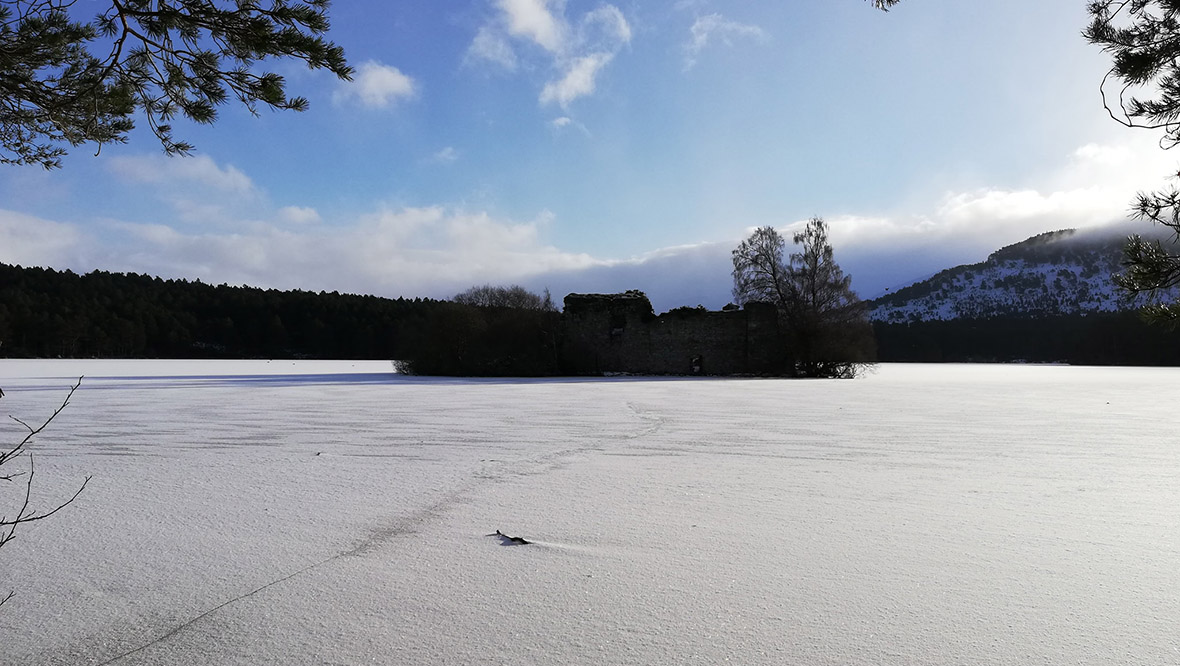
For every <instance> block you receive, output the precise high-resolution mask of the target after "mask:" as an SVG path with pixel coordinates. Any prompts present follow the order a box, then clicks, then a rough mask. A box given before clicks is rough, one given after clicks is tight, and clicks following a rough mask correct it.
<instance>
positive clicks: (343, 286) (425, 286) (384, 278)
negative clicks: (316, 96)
mask: <svg viewBox="0 0 1180 666" xmlns="http://www.w3.org/2000/svg"><path fill="white" fill-rule="evenodd" d="M313 216H314V218H315V219H318V217H319V216H318V214H316V212H315V211H314V210H312V209H310V208H299V207H294V206H288V207H283V208H280V209H277V210H276V211H274V212H273V214H272V216H271V217H272V219H275V220H276V221H277V222H276V223H273V224H272V223H263V222H258V221H247V220H243V221H241V222H240V223H239V224H238V225H237V228H235V229H226V230H224V231H219V230H209V229H207V228H206V229H203V230H200V231H188V230H186V229H184V228H182V227H178V226H176V225H174V224H166V223H152V224H138V223H128V222H118V221H106V222H100V223H97V227H96V231H100V232H101V233H99V234H97V235H94V236H91V235H86V234H83V233H81V232H80V231H79V230H78V228H77V227H75V226H74V225H69V224H62V223H58V222H53V221H49V220H43V219H38V218H33V217H30V216H26V215H22V214H20V213H12V212H7V211H2V210H0V261H3V262H5V263H20V264H23V265H46V266H53V267H55V268H59V269H64V268H74V269H76V270H82V271H90V270H94V269H96V268H97V269H104V270H115V271H131V272H139V273H148V274H152V275H159V276H162V277H182V278H187V279H197V278H199V279H201V280H204V281H206V282H210V283H215V284H219V283H222V282H226V283H229V284H249V285H255V286H260V287H276V288H302V289H309V290H314V291H319V290H327V291H333V290H338V291H348V292H359V293H373V294H382V295H390V296H398V295H405V296H436V297H445V296H449V295H451V294H454V293H456V292H458V291H460V290H462V289H464V288H466V287H469V286H471V285H472V284H477V283H478V284H482V283H485V282H522V281H525V280H527V279H528V278H530V277H532V276H536V275H539V274H543V273H546V272H549V271H554V270H571V269H577V268H583V267H586V266H589V265H593V264H595V263H599V262H596V260H595V259H593V258H591V257H590V256H588V255H585V254H578V253H571V252H564V251H562V250H559V249H557V248H555V247H553V246H551V245H549V244H547V243H546V242H545V241H544V240H543V239H542V236H541V234H542V232H543V231H544V229H545V228H546V227H547V226H548V225H549V224H550V223H551V220H552V215H551V214H550V213H548V212H547V211H545V212H542V213H541V214H540V215H538V216H537V217H536V218H535V219H533V220H530V221H516V220H508V219H502V218H497V217H495V216H493V215H491V214H489V213H486V212H467V211H463V210H454V209H449V208H446V207H443V206H430V207H421V208H389V207H382V208H378V209H377V210H374V211H373V212H370V213H368V214H365V215H362V216H359V217H357V218H355V219H353V220H351V221H346V222H343V223H342V222H339V221H336V222H334V223H320V224H307V223H308V222H312V221H314V220H313ZM294 218H299V220H301V221H303V222H304V224H302V225H298V224H292V223H291V222H293V221H294Z"/></svg>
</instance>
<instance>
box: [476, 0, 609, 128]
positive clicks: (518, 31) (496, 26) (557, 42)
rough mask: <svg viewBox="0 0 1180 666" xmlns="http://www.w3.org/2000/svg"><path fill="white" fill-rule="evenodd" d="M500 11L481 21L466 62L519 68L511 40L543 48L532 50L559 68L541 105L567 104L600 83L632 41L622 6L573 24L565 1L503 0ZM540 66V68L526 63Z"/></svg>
mask: <svg viewBox="0 0 1180 666" xmlns="http://www.w3.org/2000/svg"><path fill="white" fill-rule="evenodd" d="M495 6H496V8H497V10H498V11H497V13H496V14H495V16H494V17H493V18H492V19H491V20H489V22H488V23H486V24H485V25H483V26H481V27H480V28H479V30H478V32H477V33H476V35H475V38H474V39H473V40H472V42H471V45H470V46H469V47H468V49H467V54H466V56H465V58H464V61H465V62H467V63H471V62H474V61H480V60H483V61H488V62H492V63H495V64H498V65H500V66H501V67H504V68H505V69H508V70H515V69H516V68H517V65H518V56H519V54H518V53H517V52H515V51H514V50H513V47H512V44H511V41H512V40H515V41H516V42H518V43H522V44H524V45H526V46H535V47H540V49H539V55H538V50H537V49H533V51H532V53H531V54H528V49H524V50H523V51H522V53H526V54H528V55H530V57H533V58H538V57H539V58H540V61H539V62H540V63H543V64H545V65H547V66H548V68H549V69H550V70H552V71H555V72H556V76H555V77H554V78H551V80H549V81H548V82H546V83H545V84H544V85H543V86H542V90H541V93H540V95H539V101H540V103H541V104H551V103H557V104H559V105H561V106H562V107H563V108H564V107H565V106H567V105H568V104H569V103H571V102H572V101H574V100H575V99H578V98H580V97H584V96H587V95H590V94H593V93H594V91H595V90H596V88H597V83H596V81H597V78H598V76H599V74H600V73H601V72H602V70H603V68H604V67H605V66H606V65H607V64H608V63H610V62H611V61H612V60H613V59H614V57H615V56H616V55H617V54H618V53H619V52H620V51H621V50H622V49H623V48H624V47H625V46H626V45H627V44H629V43H630V42H631V25H630V24H629V23H628V22H627V19H626V17H625V16H624V15H623V12H622V11H621V10H619V8H618V7H616V6H614V5H609V4H603V5H600V6H598V7H597V8H595V9H593V10H590V11H588V12H586V13H584V14H582V16H581V17H580V19H578V20H577V22H576V23H571V21H570V19H569V18H567V17H566V15H565V3H564V2H563V1H562V0H497V2H496V4H495ZM523 69H526V70H527V71H534V70H535V69H536V67H526V68H523Z"/></svg>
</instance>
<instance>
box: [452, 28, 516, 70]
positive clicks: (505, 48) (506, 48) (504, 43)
mask: <svg viewBox="0 0 1180 666" xmlns="http://www.w3.org/2000/svg"><path fill="white" fill-rule="evenodd" d="M478 60H486V61H488V62H492V63H495V64H497V65H499V66H501V67H503V68H504V69H506V70H509V71H512V70H514V69H516V63H517V60H516V53H514V52H513V51H512V45H510V44H509V43H508V40H507V39H505V38H504V36H503V35H501V34H500V33H498V32H497V31H496V30H493V29H492V28H491V27H489V26H483V27H482V28H480V29H479V32H477V33H475V39H473V40H471V46H469V47H467V55H466V56H465V57H464V63H468V64H469V63H471V62H474V61H478Z"/></svg>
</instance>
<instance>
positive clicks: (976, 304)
mask: <svg viewBox="0 0 1180 666" xmlns="http://www.w3.org/2000/svg"><path fill="white" fill-rule="evenodd" d="M1125 242H1126V236H1125V235H1122V234H1118V233H1114V232H1111V231H1109V230H1107V231H1105V232H1078V231H1076V230H1074V229H1067V230H1063V231H1052V232H1049V233H1044V234H1040V235H1038V236H1033V237H1032V238H1029V239H1028V240H1025V241H1022V242H1020V243H1016V244H1015V245H1009V246H1007V247H1005V248H1002V249H1000V250H997V251H996V252H993V253H992V254H991V256H989V257H988V258H987V260H986V261H984V262H982V263H978V264H971V265H967V266H958V267H956V268H951V269H948V270H945V271H942V272H941V273H938V274H937V275H934V276H933V277H931V278H929V279H927V280H923V281H921V282H918V283H916V284H913V285H910V286H908V287H905V288H903V289H899V290H897V291H896V292H894V293H892V294H886V295H885V296H882V297H880V298H877V299H875V300H873V301H870V302H869V305H870V307H871V315H870V316H871V317H872V319H873V320H874V321H883V322H889V323H902V322H913V321H931V320H949V319H959V318H988V317H998V316H1012V315H1016V316H1029V317H1042V316H1051V315H1066V314H1079V313H1088V312H1112V311H1116V310H1127V309H1133V308H1136V307H1139V306H1140V305H1142V304H1143V303H1144V302H1145V301H1144V299H1143V298H1139V299H1136V300H1134V301H1129V300H1127V299H1126V297H1125V295H1123V294H1121V293H1120V292H1119V291H1118V289H1116V287H1115V285H1114V283H1113V281H1112V279H1111V276H1112V275H1113V274H1115V273H1118V272H1119V271H1120V270H1121V269H1122V267H1121V265H1120V263H1119V262H1120V261H1121V260H1122V248H1123V244H1124V243H1125Z"/></svg>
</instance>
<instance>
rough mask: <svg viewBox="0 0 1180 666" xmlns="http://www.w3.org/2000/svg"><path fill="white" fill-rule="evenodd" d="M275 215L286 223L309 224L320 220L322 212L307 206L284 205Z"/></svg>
mask: <svg viewBox="0 0 1180 666" xmlns="http://www.w3.org/2000/svg"><path fill="white" fill-rule="evenodd" d="M275 217H276V218H277V219H278V220H279V221H280V222H284V223H286V224H296V225H307V224H315V223H317V222H319V221H320V214H319V212H318V211H316V209H314V208H309V207H306V206H283V207H282V208H280V209H279V210H278V211H277V213H276V215H275Z"/></svg>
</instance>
